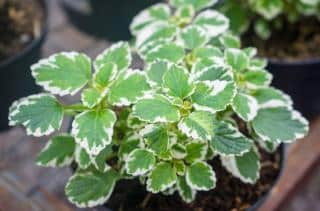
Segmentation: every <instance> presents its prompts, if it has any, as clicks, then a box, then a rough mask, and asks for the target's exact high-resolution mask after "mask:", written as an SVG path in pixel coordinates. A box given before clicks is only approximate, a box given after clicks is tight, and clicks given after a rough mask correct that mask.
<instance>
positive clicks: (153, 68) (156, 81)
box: [146, 60, 172, 87]
mask: <svg viewBox="0 0 320 211" xmlns="http://www.w3.org/2000/svg"><path fill="white" fill-rule="evenodd" d="M171 66H172V63H170V62H167V61H164V60H157V61H155V62H153V63H151V64H150V65H149V66H148V68H147V70H146V72H147V77H148V79H149V80H148V82H149V84H150V85H151V86H158V87H161V86H162V82H163V80H162V79H163V75H164V73H165V72H166V71H168V70H169V69H170V68H171Z"/></svg>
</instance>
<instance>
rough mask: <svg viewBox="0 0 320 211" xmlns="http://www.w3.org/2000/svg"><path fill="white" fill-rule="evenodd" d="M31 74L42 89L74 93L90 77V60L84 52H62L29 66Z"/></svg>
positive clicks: (61, 94)
mask: <svg viewBox="0 0 320 211" xmlns="http://www.w3.org/2000/svg"><path fill="white" fill-rule="evenodd" d="M31 70H32V76H33V77H34V78H35V79H36V83H37V84H38V85H40V86H42V87H43V88H44V90H46V91H48V92H51V93H52V94H57V95H60V96H64V95H67V94H71V95H74V94H76V93H77V92H78V91H80V89H82V88H83V87H84V86H85V85H86V84H87V83H88V81H89V80H90V77H91V60H90V58H89V57H87V56H86V55H85V54H80V53H76V52H68V53H67V52H63V53H58V54H54V55H52V56H50V57H49V58H47V59H42V60H40V61H39V62H38V63H36V64H34V65H32V66H31Z"/></svg>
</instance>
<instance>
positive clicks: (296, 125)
mask: <svg viewBox="0 0 320 211" xmlns="http://www.w3.org/2000/svg"><path fill="white" fill-rule="evenodd" d="M252 127H253V129H254V130H255V132H256V133H257V135H258V136H259V137H260V138H262V139H263V140H270V141H273V142H277V143H282V142H283V143H291V142H293V141H295V140H297V139H300V138H303V137H304V136H305V135H306V134H307V132H308V130H309V128H308V121H307V120H306V119H304V118H303V117H302V116H301V114H300V113H298V112H297V111H294V110H289V109H288V108H286V107H278V108H264V109H260V110H259V112H258V115H257V116H256V118H255V119H254V120H253V121H252Z"/></svg>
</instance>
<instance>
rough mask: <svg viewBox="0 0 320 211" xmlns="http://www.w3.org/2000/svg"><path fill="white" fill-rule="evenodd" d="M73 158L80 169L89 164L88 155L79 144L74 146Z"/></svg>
mask: <svg viewBox="0 0 320 211" xmlns="http://www.w3.org/2000/svg"><path fill="white" fill-rule="evenodd" d="M74 159H75V161H76V162H77V164H78V166H79V168H80V169H86V168H88V167H89V166H90V164H91V158H90V155H89V154H88V153H87V152H86V150H85V149H83V148H81V147H80V146H79V145H77V146H76V150H75V154H74Z"/></svg>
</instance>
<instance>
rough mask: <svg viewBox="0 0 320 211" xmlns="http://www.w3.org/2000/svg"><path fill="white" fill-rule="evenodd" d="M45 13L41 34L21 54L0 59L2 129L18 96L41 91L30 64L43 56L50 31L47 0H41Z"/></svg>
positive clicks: (6, 125) (0, 126) (0, 124)
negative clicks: (44, 45) (43, 49)
mask: <svg viewBox="0 0 320 211" xmlns="http://www.w3.org/2000/svg"><path fill="white" fill-rule="evenodd" d="M39 2H40V3H41V5H42V8H43V13H44V18H45V20H44V22H43V27H42V31H41V36H40V37H37V38H36V39H34V40H33V41H32V42H31V43H30V44H29V45H28V46H26V47H25V48H24V50H23V51H21V52H20V53H19V54H16V55H14V56H12V57H10V58H8V59H6V60H4V61H0V72H1V77H0V90H1V95H0V102H1V105H0V113H1V115H0V130H4V129H7V128H8V127H9V126H8V118H7V116H8V108H9V106H10V105H11V103H12V102H13V101H14V100H16V99H17V98H21V97H24V96H27V95H30V94H33V93H37V92H39V91H40V88H39V87H38V86H36V85H35V83H34V79H33V78H32V76H31V71H30V66H31V65H32V64H34V63H35V62H37V61H38V60H39V59H40V58H41V47H42V44H43V42H44V40H45V37H46V35H47V31H48V23H47V19H48V8H47V3H46V1H45V0H39Z"/></svg>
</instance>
